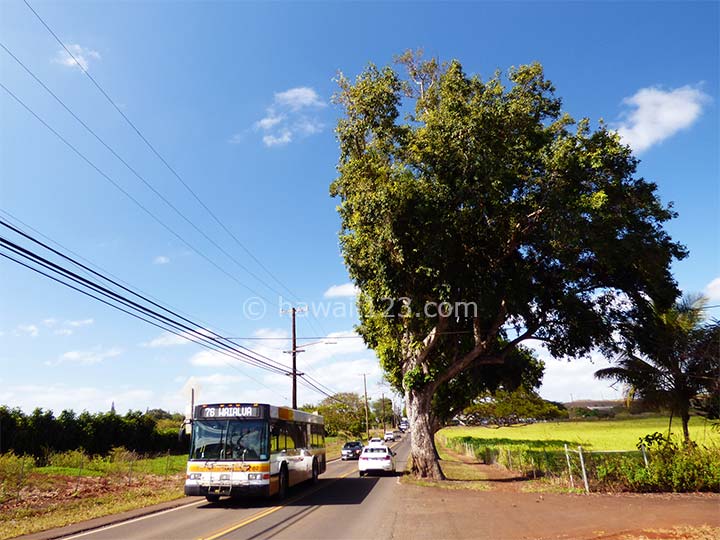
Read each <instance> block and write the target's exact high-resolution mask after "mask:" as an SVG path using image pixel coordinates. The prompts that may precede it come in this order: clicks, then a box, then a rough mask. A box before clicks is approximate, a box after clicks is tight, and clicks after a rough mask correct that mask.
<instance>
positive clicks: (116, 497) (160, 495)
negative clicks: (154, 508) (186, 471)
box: [0, 483, 184, 540]
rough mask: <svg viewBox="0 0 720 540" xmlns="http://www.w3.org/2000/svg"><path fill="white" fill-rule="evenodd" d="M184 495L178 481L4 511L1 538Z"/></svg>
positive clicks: (132, 508) (1, 515)
mask: <svg viewBox="0 0 720 540" xmlns="http://www.w3.org/2000/svg"><path fill="white" fill-rule="evenodd" d="M183 496H184V495H183V491H182V485H181V484H179V483H178V484H176V485H169V486H163V487H161V488H150V487H141V488H137V489H128V490H127V491H123V492H119V493H118V492H116V493H109V494H106V495H101V496H98V497H88V498H83V499H77V500H71V501H67V500H65V501H62V502H60V503H52V504H50V505H48V506H43V507H42V508H33V507H29V508H23V509H20V510H17V511H14V512H6V513H0V540H5V539H7V538H14V537H16V536H20V535H23V534H31V533H34V532H38V531H44V530H47V529H53V528H55V527H63V526H65V525H70V524H72V523H77V522H80V521H84V520H87V519H92V518H96V517H101V516H107V515H110V514H116V513H119V512H125V511H127V510H134V509H136V508H143V507H145V506H150V505H153V504H158V503H161V502H166V501H171V500H174V499H179V498H181V497H183Z"/></svg>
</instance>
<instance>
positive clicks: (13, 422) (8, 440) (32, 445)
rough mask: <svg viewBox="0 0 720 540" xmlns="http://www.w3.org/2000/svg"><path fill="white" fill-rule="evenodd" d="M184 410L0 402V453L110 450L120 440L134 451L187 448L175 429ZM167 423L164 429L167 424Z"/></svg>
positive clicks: (122, 444)
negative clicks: (58, 409)
mask: <svg viewBox="0 0 720 540" xmlns="http://www.w3.org/2000/svg"><path fill="white" fill-rule="evenodd" d="M176 416H177V418H176ZM181 419H182V416H179V415H171V414H170V413H167V412H166V411H163V410H161V409H154V410H152V411H147V412H144V413H143V412H141V411H129V412H128V413H127V414H125V415H122V416H121V415H119V414H117V413H116V412H115V411H110V412H103V413H94V414H91V413H89V412H82V413H80V414H76V413H75V412H73V411H71V410H65V411H63V412H62V413H60V415H58V416H57V417H56V416H55V415H54V414H53V412H52V411H47V410H43V409H35V410H34V411H33V412H32V413H31V414H25V413H23V412H22V410H20V409H19V408H13V409H11V408H9V407H7V406H4V405H3V406H0V453H3V452H9V451H13V452H15V453H16V454H31V455H33V456H35V457H36V458H39V459H42V458H43V457H44V456H47V455H48V454H50V453H52V452H63V451H66V450H75V449H80V448H82V449H83V450H85V452H87V453H89V454H106V453H108V452H109V451H110V450H111V449H112V448H115V447H119V446H122V447H124V448H126V449H128V450H134V451H136V452H142V453H146V452H167V451H170V452H173V453H175V452H184V451H186V450H187V449H186V448H185V447H184V446H183V445H180V444H179V443H178V439H177V432H178V428H179V427H180V421H181ZM163 426H164V429H163Z"/></svg>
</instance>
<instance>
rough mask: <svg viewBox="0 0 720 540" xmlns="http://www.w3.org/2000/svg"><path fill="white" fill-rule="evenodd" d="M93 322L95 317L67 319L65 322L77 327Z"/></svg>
mask: <svg viewBox="0 0 720 540" xmlns="http://www.w3.org/2000/svg"><path fill="white" fill-rule="evenodd" d="M94 322H95V319H81V320H79V321H67V322H66V323H65V324H67V325H68V326H73V327H75V328H78V327H80V326H90V325H91V324H93V323H94Z"/></svg>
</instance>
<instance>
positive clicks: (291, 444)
mask: <svg viewBox="0 0 720 540" xmlns="http://www.w3.org/2000/svg"><path fill="white" fill-rule="evenodd" d="M285 429H286V431H285V434H286V436H285V445H286V448H287V449H288V450H292V449H293V448H296V446H295V439H296V437H293V431H295V429H296V426H293V425H292V424H288V425H287V426H286V427H285Z"/></svg>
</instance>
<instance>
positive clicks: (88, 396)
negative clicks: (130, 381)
mask: <svg viewBox="0 0 720 540" xmlns="http://www.w3.org/2000/svg"><path fill="white" fill-rule="evenodd" d="M0 403H12V404H13V406H16V407H20V408H21V409H22V410H24V411H26V412H30V411H32V410H33V409H34V408H35V407H42V408H43V409H46V410H51V411H53V412H54V413H55V415H56V416H57V415H58V414H60V412H61V411H62V410H64V409H72V410H74V411H75V412H80V411H84V410H85V411H91V412H96V411H108V410H110V407H111V405H112V404H113V403H114V404H115V409H116V410H117V412H118V413H120V414H122V413H123V412H124V411H127V410H130V409H133V410H145V408H146V407H154V406H162V405H159V404H158V403H157V398H156V397H155V394H154V392H152V391H151V390H146V389H142V388H120V389H115V388H96V387H90V386H69V385H67V384H65V383H54V384H47V385H41V384H23V385H14V386H13V385H3V386H2V387H0Z"/></svg>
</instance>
